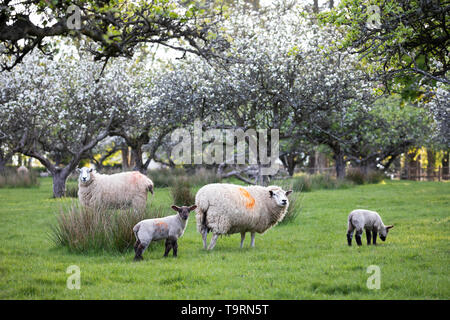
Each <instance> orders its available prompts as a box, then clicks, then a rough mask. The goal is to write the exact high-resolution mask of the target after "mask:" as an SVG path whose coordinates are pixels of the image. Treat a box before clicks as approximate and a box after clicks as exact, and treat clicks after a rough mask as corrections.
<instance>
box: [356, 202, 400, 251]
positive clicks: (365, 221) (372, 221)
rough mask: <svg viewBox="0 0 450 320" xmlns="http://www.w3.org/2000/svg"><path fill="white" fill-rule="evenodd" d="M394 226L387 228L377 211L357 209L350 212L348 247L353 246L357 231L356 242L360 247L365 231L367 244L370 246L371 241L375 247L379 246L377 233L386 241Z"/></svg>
mask: <svg viewBox="0 0 450 320" xmlns="http://www.w3.org/2000/svg"><path fill="white" fill-rule="evenodd" d="M393 227H394V226H393V225H390V226H385V225H384V223H383V221H382V220H381V217H380V215H379V214H378V213H377V212H375V211H370V210H364V209H357V210H353V211H352V212H350V214H349V215H348V229H347V242H348V245H349V246H351V245H352V237H353V232H354V231H355V230H356V234H355V240H356V243H357V244H358V245H359V246H360V245H362V242H361V235H362V233H363V229H365V231H366V237H367V244H368V245H370V241H371V239H372V242H373V244H374V245H376V244H377V233H379V235H380V239H381V240H383V241H385V240H386V237H387V234H388V232H389V229H391V228H393Z"/></svg>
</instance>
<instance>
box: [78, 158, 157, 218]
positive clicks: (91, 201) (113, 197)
mask: <svg viewBox="0 0 450 320" xmlns="http://www.w3.org/2000/svg"><path fill="white" fill-rule="evenodd" d="M77 172H79V173H80V176H79V179H78V199H79V200H80V203H81V205H82V206H85V207H95V206H101V207H106V208H128V207H132V208H133V209H134V210H136V211H142V210H145V207H146V204H147V192H148V191H150V192H151V193H152V194H153V182H152V180H150V179H149V178H148V177H147V176H145V175H143V174H142V173H139V172H137V171H133V172H121V173H116V174H112V175H104V174H98V173H96V172H95V171H94V170H93V169H90V168H87V167H84V168H81V169H77Z"/></svg>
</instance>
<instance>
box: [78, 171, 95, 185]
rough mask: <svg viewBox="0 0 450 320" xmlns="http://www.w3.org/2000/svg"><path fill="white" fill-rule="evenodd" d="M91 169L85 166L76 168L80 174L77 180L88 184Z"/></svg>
mask: <svg viewBox="0 0 450 320" xmlns="http://www.w3.org/2000/svg"><path fill="white" fill-rule="evenodd" d="M92 171H93V169H92V168H87V167H83V168H81V169H77V172H78V173H79V174H80V176H79V178H78V180H79V181H80V183H82V184H88V183H89V182H90V180H91V178H92V177H91V173H92Z"/></svg>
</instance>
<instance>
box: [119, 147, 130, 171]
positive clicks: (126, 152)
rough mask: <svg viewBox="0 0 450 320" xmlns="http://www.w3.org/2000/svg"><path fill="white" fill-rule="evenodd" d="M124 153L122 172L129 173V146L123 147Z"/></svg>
mask: <svg viewBox="0 0 450 320" xmlns="http://www.w3.org/2000/svg"><path fill="white" fill-rule="evenodd" d="M121 151H122V170H123V171H127V170H128V168H129V164H128V146H126V147H123V148H122V149H121Z"/></svg>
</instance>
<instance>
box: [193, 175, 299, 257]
mask: <svg viewBox="0 0 450 320" xmlns="http://www.w3.org/2000/svg"><path fill="white" fill-rule="evenodd" d="M291 192H292V191H284V190H283V189H281V188H280V187H277V186H269V187H261V186H249V187H242V186H238V185H233V184H222V183H213V184H208V185H206V186H204V187H202V188H201V189H200V190H199V191H198V192H197V194H196V196H195V204H196V205H197V210H196V211H197V214H196V219H197V230H198V232H200V233H201V235H202V239H203V247H204V248H205V249H206V240H207V235H208V232H209V231H211V232H212V233H213V237H212V239H211V242H210V244H209V247H208V249H209V250H212V249H213V248H214V246H215V245H216V241H217V238H218V236H219V235H224V234H233V233H241V248H242V246H243V243H244V239H245V233H246V232H250V233H251V242H250V245H251V246H252V247H254V246H255V232H258V233H264V232H265V231H267V230H268V229H269V228H271V227H273V226H274V225H276V224H277V223H278V222H279V221H281V220H282V219H283V218H284V215H285V214H286V211H287V208H288V206H289V200H288V198H287V196H288V195H289V194H290V193H291Z"/></svg>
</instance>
